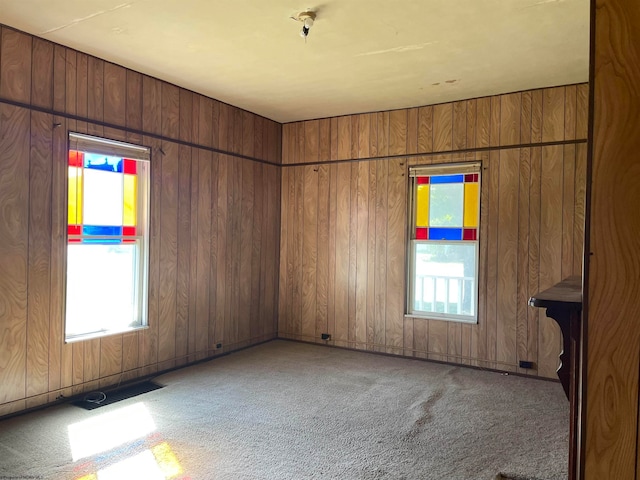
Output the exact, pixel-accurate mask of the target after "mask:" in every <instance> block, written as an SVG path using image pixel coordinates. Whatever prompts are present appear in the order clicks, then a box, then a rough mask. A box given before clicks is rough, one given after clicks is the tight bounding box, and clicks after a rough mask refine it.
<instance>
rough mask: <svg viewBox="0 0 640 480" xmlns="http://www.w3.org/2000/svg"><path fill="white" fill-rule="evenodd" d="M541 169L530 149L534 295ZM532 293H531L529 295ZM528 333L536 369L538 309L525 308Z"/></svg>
mask: <svg viewBox="0 0 640 480" xmlns="http://www.w3.org/2000/svg"><path fill="white" fill-rule="evenodd" d="M541 169H542V149H541V148H540V147H538V148H532V149H531V174H530V177H529V205H530V208H529V248H528V249H527V255H528V257H529V293H530V294H535V293H537V292H539V291H540V290H541V287H540V214H541V212H540V210H541V208H540V206H541V196H540V194H541V189H540V176H541ZM531 292H533V293H531ZM527 318H528V331H527V351H528V354H529V357H530V360H531V361H532V362H534V366H535V367H536V369H538V368H539V363H538V320H539V318H540V312H539V309H537V308H534V307H528V308H527Z"/></svg>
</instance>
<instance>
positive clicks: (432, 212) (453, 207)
mask: <svg viewBox="0 0 640 480" xmlns="http://www.w3.org/2000/svg"><path fill="white" fill-rule="evenodd" d="M429 200H430V201H429V226H430V227H462V219H463V217H462V211H463V205H464V203H463V202H464V184H462V183H442V184H433V185H431V198H430V199H429Z"/></svg>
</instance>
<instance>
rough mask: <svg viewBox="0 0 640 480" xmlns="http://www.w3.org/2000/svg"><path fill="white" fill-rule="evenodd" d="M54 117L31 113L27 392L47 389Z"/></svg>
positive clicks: (32, 392) (37, 392)
mask: <svg viewBox="0 0 640 480" xmlns="http://www.w3.org/2000/svg"><path fill="white" fill-rule="evenodd" d="M52 125H53V117H52V116H51V115H47V114H44V113H40V112H32V113H31V139H30V140H31V151H30V162H29V192H30V195H29V257H28V279H27V280H28V291H27V311H28V315H27V332H28V336H27V372H26V375H27V396H33V395H37V394H41V393H45V392H47V391H48V387H49V369H48V362H49V348H48V347H49V339H48V336H49V309H50V304H49V302H50V294H51V288H50V285H51V208H50V205H51V176H52V158H51V157H52V147H53V145H52Z"/></svg>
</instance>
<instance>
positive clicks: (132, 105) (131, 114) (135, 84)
mask: <svg viewBox="0 0 640 480" xmlns="http://www.w3.org/2000/svg"><path fill="white" fill-rule="evenodd" d="M126 77H127V79H126V82H127V93H126V100H125V101H126V117H127V118H126V121H125V125H126V126H127V127H129V128H133V129H136V130H142V99H143V96H142V75H141V74H139V73H137V72H132V71H131V70H126Z"/></svg>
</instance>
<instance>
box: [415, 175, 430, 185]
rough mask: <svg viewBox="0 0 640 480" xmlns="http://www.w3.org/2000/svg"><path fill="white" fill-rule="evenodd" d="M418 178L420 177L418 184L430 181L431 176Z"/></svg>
mask: <svg viewBox="0 0 640 480" xmlns="http://www.w3.org/2000/svg"><path fill="white" fill-rule="evenodd" d="M417 178H418V185H423V184H425V183H429V177H417Z"/></svg>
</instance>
